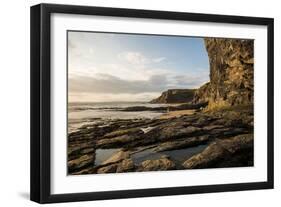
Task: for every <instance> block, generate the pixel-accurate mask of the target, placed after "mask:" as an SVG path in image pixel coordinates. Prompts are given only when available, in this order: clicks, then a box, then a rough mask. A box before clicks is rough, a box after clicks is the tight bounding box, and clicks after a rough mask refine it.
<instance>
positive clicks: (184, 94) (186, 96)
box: [150, 89, 196, 103]
mask: <svg viewBox="0 0 281 207" xmlns="http://www.w3.org/2000/svg"><path fill="white" fill-rule="evenodd" d="M195 91H196V90H195V89H169V90H167V91H165V92H163V93H162V94H161V96H160V97H158V98H156V99H153V100H152V101H150V103H186V102H190V101H192V100H193V97H194V93H195Z"/></svg>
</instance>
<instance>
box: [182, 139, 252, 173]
mask: <svg viewBox="0 0 281 207" xmlns="http://www.w3.org/2000/svg"><path fill="white" fill-rule="evenodd" d="M253 144H254V142H253V134H243V135H238V136H235V137H232V138H228V139H223V140H216V141H215V142H213V143H211V144H210V145H209V146H208V147H207V148H206V149H205V150H204V151H203V152H201V153H199V154H197V155H194V156H193V157H191V158H189V159H188V160H187V161H185V162H184V163H183V166H184V168H187V169H195V168H212V167H240V166H245V165H246V166H252V165H253Z"/></svg>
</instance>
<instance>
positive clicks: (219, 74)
mask: <svg viewBox="0 0 281 207" xmlns="http://www.w3.org/2000/svg"><path fill="white" fill-rule="evenodd" d="M205 46H206V49H207V52H208V56H209V62H210V82H209V83H207V84H205V85H203V86H202V87H200V88H199V89H198V91H196V93H195V96H194V99H193V102H194V103H200V102H206V101H208V102H209V106H210V107H212V106H213V105H239V104H251V103H253V95H254V93H253V90H254V86H253V84H254V82H253V81H254V79H253V76H254V71H253V69H254V41H253V40H241V39H225V38H205Z"/></svg>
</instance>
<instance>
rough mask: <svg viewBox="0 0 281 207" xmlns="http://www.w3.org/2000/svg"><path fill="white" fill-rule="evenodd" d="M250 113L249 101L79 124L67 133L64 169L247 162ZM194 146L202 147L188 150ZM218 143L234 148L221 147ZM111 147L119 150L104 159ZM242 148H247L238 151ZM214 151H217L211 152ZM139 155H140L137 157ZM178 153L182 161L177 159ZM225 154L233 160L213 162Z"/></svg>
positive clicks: (105, 170)
mask: <svg viewBox="0 0 281 207" xmlns="http://www.w3.org/2000/svg"><path fill="white" fill-rule="evenodd" d="M140 113H141V112H140ZM252 114H253V111H252V107H244V108H243V107H241V108H234V107H233V108H229V109H227V110H226V109H222V110H218V111H212V112H207V113H205V112H201V111H198V110H197V109H196V110H195V109H192V110H190V109H188V110H176V111H170V112H167V113H165V114H163V115H161V116H160V117H158V118H155V119H118V120H111V121H110V123H107V124H104V123H96V124H89V125H86V126H82V127H80V128H79V130H78V131H76V132H73V133H69V134H68V172H69V174H75V175H76V174H78V175H79V174H96V173H116V172H138V171H151V170H153V171H154V170H176V169H195V168H209V167H225V166H226V167H227V166H230V167H236V166H251V165H252V164H253V160H252V159H253V154H252V150H253V126H252V122H253V115H252ZM237 143H240V145H239V147H238V148H237V146H236V145H237ZM197 146H204V147H202V149H201V148H199V149H200V150H201V151H196V153H195V154H192V153H191V151H192V150H193V149H196V147H197ZM222 146H223V149H225V148H226V149H228V148H229V149H232V148H233V147H234V146H236V148H237V149H235V150H234V151H233V152H231V150H230V151H229V150H223V151H221V147H222ZM194 147H195V148H194ZM146 148H149V150H148V149H146ZM110 149H119V151H118V152H116V151H114V150H112V151H113V152H112V154H110V153H109V155H108V157H105V158H108V159H105V158H104V159H105V160H103V157H102V156H103V154H102V153H103V152H107V153H108V150H109V151H110ZM241 150H244V151H245V150H246V152H247V153H244V155H243V154H242V155H241V153H240V151H241ZM214 152H215V153H219V155H218V157H212V156H211V154H212V153H214ZM190 153H191V154H190ZM187 155H190V156H187ZM141 156H144V157H145V159H144V158H138V157H141ZM232 156H234V157H235V159H234V158H233V159H232V158H231V157H232ZM245 156H246V157H245ZM96 157H98V159H101V160H103V162H101V163H102V164H101V165H98V166H95V165H94V164H93V163H95V160H96ZM182 157H183V158H184V161H179V160H180V159H179V158H182ZM202 157H203V159H202ZM225 157H228V158H229V159H230V160H232V161H229V160H225V161H221V162H220V163H218V162H217V160H224V158H225ZM139 159H141V161H137V160H139ZM108 160H109V161H108ZM248 161H249V162H248Z"/></svg>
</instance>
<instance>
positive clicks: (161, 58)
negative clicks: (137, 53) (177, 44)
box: [153, 57, 166, 63]
mask: <svg viewBox="0 0 281 207" xmlns="http://www.w3.org/2000/svg"><path fill="white" fill-rule="evenodd" d="M164 60H166V58H165V57H159V58H155V59H153V62H155V63H160V62H162V61H164Z"/></svg>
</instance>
